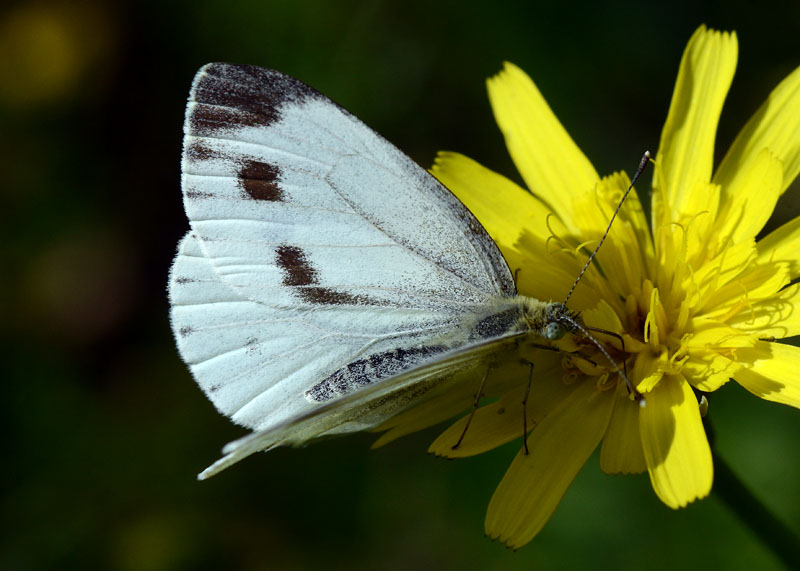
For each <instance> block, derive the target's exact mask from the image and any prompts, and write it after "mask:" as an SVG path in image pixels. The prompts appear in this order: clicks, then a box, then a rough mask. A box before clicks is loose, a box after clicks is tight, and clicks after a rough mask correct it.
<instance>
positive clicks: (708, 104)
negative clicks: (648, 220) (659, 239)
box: [653, 26, 738, 228]
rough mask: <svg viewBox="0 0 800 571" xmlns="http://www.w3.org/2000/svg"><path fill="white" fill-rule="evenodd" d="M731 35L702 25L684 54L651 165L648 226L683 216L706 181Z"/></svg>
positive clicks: (731, 58)
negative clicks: (651, 213) (654, 171)
mask: <svg viewBox="0 0 800 571" xmlns="http://www.w3.org/2000/svg"><path fill="white" fill-rule="evenodd" d="M737 52H738V47H737V40H736V34H734V33H724V32H718V31H715V30H707V29H706V27H705V26H701V27H700V28H698V29H697V31H696V32H695V33H694V35H692V37H691V39H690V40H689V44H688V45H687V46H686V51H684V53H683V59H682V60H681V66H680V69H679V70H678V79H677V82H676V84H675V91H674V92H673V95H672V103H671V105H670V108H669V113H668V114H667V121H666V123H665V124H664V130H663V131H662V134H661V143H660V145H659V149H658V155H657V158H656V164H657V167H658V171H657V174H658V175H660V176H657V177H656V178H655V179H654V185H653V186H654V187H655V188H656V189H657V191H656V194H657V195H658V197H657V199H656V196H654V205H655V204H656V202H657V203H658V210H660V212H658V213H656V212H655V210H656V209H655V208H654V214H655V218H654V221H653V227H654V228H657V227H658V226H659V225H661V224H668V223H669V222H671V221H673V220H677V219H679V218H680V215H681V214H682V213H685V212H686V211H687V210H688V208H687V205H688V204H689V203H690V202H691V201H692V200H695V199H697V198H698V197H697V196H696V195H695V196H693V194H692V191H693V190H694V189H695V185H696V184H698V183H708V182H710V181H711V169H712V166H713V160H714V138H715V135H716V131H717V124H718V122H719V117H720V113H721V112H722V104H723V102H724V101H725V96H726V95H727V93H728V88H729V87H730V84H731V81H732V80H733V74H734V71H735V69H736V59H737Z"/></svg>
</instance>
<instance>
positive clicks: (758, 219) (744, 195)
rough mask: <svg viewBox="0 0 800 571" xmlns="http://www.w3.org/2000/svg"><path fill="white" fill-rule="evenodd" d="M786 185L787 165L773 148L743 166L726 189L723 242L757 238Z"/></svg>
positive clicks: (720, 222) (720, 221)
mask: <svg viewBox="0 0 800 571" xmlns="http://www.w3.org/2000/svg"><path fill="white" fill-rule="evenodd" d="M798 113H800V108H799V109H798ZM798 139H800V133H798ZM798 148H800V141H798ZM782 185H783V163H781V161H780V159H778V158H777V157H776V156H775V155H774V154H772V152H770V150H769V149H762V151H761V152H760V153H758V154H757V155H756V156H755V157H754V158H753V160H751V161H749V162H747V163H745V164H744V165H742V167H741V168H739V169H738V170H737V171H736V172H735V173H734V174H733V178H732V179H731V180H730V181H726V184H725V185H724V186H722V192H723V201H722V205H721V208H720V210H719V211H718V212H717V225H716V232H717V235H718V236H719V238H720V240H721V241H722V240H725V239H726V238H730V239H731V240H733V241H734V242H739V241H741V240H750V239H752V238H755V236H756V234H758V232H759V231H760V230H761V229H762V228H763V227H764V224H766V223H767V220H769V217H770V216H772V211H773V210H775V204H776V203H777V202H778V197H779V196H780V193H781V192H782V191H783V186H782Z"/></svg>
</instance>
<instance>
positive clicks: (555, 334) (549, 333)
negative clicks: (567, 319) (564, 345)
mask: <svg viewBox="0 0 800 571" xmlns="http://www.w3.org/2000/svg"><path fill="white" fill-rule="evenodd" d="M566 332H567V329H566V327H564V326H563V325H562V324H561V323H559V322H558V321H551V322H550V323H548V324H547V327H545V328H544V336H545V337H546V338H547V339H549V340H550V341H556V340H558V339H561V338H562V337H563V336H564V334H565V333H566Z"/></svg>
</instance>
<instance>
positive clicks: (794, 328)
mask: <svg viewBox="0 0 800 571" xmlns="http://www.w3.org/2000/svg"><path fill="white" fill-rule="evenodd" d="M725 323H726V324H727V325H729V326H730V327H733V328H735V329H738V330H740V331H744V332H745V333H751V334H752V333H755V334H758V336H759V337H760V338H762V339H766V338H768V337H775V338H776V339H782V338H784V337H792V336H794V335H800V284H793V285H790V286H789V287H787V288H785V289H782V290H781V291H779V292H778V293H777V294H775V295H774V296H772V297H769V298H767V299H763V300H760V301H757V302H755V303H751V304H748V305H746V306H744V307H743V308H742V310H741V311H740V312H739V313H737V314H735V315H732V316H731V317H729V318H728V319H726V320H725Z"/></svg>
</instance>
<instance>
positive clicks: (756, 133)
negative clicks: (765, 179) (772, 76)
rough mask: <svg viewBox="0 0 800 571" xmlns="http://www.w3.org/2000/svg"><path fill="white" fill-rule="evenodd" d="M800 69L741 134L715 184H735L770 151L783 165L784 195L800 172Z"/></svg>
mask: <svg viewBox="0 0 800 571" xmlns="http://www.w3.org/2000/svg"><path fill="white" fill-rule="evenodd" d="M798 133H800V67H798V68H797V69H795V70H794V71H793V72H792V73H791V74H789V76H788V77H787V78H786V79H784V80H783V81H782V82H781V83H780V84H779V85H778V87H776V88H775V89H774V90H773V91H772V93H770V94H769V97H767V100H766V101H765V102H764V104H763V105H761V107H760V108H759V109H758V111H756V112H755V114H754V115H753V117H752V118H751V119H750V120H749V121H748V122H747V124H746V125H745V126H744V128H743V129H742V130H741V131H740V132H739V134H738V135H737V137H736V140H735V141H734V142H733V145H731V148H730V149H729V150H728V153H727V154H726V155H725V158H724V159H723V160H722V163H720V165H719V168H718V169H717V173H716V175H714V182H717V183H719V184H721V185H723V186H725V185H727V184H731V183H732V182H733V181H734V180H735V179H736V177H737V174H738V173H739V172H741V171H742V170H745V169H748V168H749V163H750V162H752V161H755V160H757V159H758V155H759V153H760V152H761V151H762V149H769V150H770V151H772V153H773V154H774V155H775V156H776V157H778V159H780V160H781V161H782V162H783V181H782V184H781V185H780V192H783V191H784V190H786V188H787V187H788V186H789V185H790V184H791V183H792V181H793V180H794V179H795V178H796V177H797V173H798V172H800V136H798Z"/></svg>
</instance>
